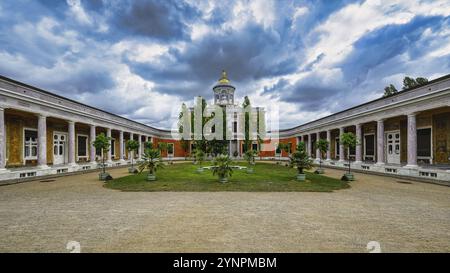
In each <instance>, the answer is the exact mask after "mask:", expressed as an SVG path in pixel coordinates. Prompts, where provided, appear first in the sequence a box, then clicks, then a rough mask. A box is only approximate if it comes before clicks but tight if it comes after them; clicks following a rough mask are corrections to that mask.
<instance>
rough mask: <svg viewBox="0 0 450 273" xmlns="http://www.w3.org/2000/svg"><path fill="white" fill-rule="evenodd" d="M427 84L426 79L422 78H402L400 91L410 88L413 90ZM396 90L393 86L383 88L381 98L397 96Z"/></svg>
mask: <svg viewBox="0 0 450 273" xmlns="http://www.w3.org/2000/svg"><path fill="white" fill-rule="evenodd" d="M427 83H428V79H427V78H424V77H417V78H416V79H414V78H411V77H408V76H406V77H404V78H403V87H402V89H403V90H405V89H410V88H414V87H417V86H422V85H425V84H427ZM397 93H398V90H397V88H395V86H394V85H393V84H390V85H389V86H386V87H385V88H384V95H383V97H388V96H391V95H394V94H397Z"/></svg>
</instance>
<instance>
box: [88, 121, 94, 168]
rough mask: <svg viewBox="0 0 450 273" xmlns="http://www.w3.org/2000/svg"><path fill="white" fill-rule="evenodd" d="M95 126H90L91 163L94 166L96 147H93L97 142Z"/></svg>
mask: <svg viewBox="0 0 450 273" xmlns="http://www.w3.org/2000/svg"><path fill="white" fill-rule="evenodd" d="M95 137H96V135H95V125H91V126H90V134H89V141H90V145H89V152H90V153H89V160H90V161H91V163H92V164H95V163H96V161H95V155H96V152H95V147H94V145H93V143H94V141H95Z"/></svg>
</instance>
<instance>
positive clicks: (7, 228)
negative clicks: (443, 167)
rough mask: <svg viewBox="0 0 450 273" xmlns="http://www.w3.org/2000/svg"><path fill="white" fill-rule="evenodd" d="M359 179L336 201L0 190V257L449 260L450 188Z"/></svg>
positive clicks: (63, 181)
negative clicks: (72, 250)
mask: <svg viewBox="0 0 450 273" xmlns="http://www.w3.org/2000/svg"><path fill="white" fill-rule="evenodd" d="M326 172H327V175H330V176H334V177H339V176H340V175H341V174H342V171H338V170H331V169H327V170H326ZM110 173H111V174H112V175H113V176H115V177H118V176H122V175H126V174H127V173H126V169H115V170H111V171H110ZM356 178H357V181H355V182H352V184H351V185H352V187H351V188H350V189H346V190H339V191H336V192H333V193H304V192H293V193H258V192H215V193H209V192H156V193H151V192H120V191H115V190H109V189H105V188H103V187H102V183H101V182H99V181H97V174H96V173H90V174H83V175H75V176H68V177H63V178H57V179H55V180H54V181H50V182H39V181H36V182H28V183H22V184H16V185H9V186H2V187H0V252H68V250H67V249H66V244H67V242H68V241H78V242H80V244H81V251H82V252H367V249H366V246H367V243H368V242H369V241H378V242H379V243H380V245H381V250H382V251H383V252H429V251H431V252H449V251H450V187H445V186H438V185H432V184H426V183H419V182H412V184H406V183H399V181H405V180H399V179H395V178H387V177H381V176H374V175H364V174H356Z"/></svg>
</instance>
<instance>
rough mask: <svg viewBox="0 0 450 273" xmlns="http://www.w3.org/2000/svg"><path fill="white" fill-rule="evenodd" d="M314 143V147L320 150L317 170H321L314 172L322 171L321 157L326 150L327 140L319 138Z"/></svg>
mask: <svg viewBox="0 0 450 273" xmlns="http://www.w3.org/2000/svg"><path fill="white" fill-rule="evenodd" d="M314 145H315V146H316V147H315V148H316V149H318V150H319V152H320V159H319V170H321V171H318V172H317V171H316V172H317V173H322V172H323V171H322V158H324V154H325V153H326V152H327V151H328V146H329V142H328V141H327V140H326V139H319V140H318V141H316V143H315V144H314Z"/></svg>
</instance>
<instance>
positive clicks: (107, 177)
mask: <svg viewBox="0 0 450 273" xmlns="http://www.w3.org/2000/svg"><path fill="white" fill-rule="evenodd" d="M98 179H99V180H100V181H107V180H111V179H112V176H111V175H110V174H109V173H106V172H105V173H103V172H101V173H99V174H98Z"/></svg>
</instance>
